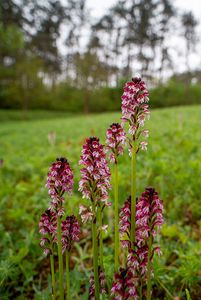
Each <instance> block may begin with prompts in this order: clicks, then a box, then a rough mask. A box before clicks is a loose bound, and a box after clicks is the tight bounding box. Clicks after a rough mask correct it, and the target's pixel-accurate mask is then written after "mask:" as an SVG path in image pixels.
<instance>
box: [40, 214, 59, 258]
mask: <svg viewBox="0 0 201 300" xmlns="http://www.w3.org/2000/svg"><path fill="white" fill-rule="evenodd" d="M39 232H40V234H41V235H42V236H43V237H42V238H41V239H40V246H41V247H42V248H43V250H44V253H45V254H49V253H52V245H53V243H54V242H55V236H56V233H57V214H56V213H55V212H53V211H51V210H50V209H47V210H46V211H45V212H44V213H43V214H42V215H41V218H40V221H39Z"/></svg>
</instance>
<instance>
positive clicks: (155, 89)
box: [0, 0, 201, 300]
mask: <svg viewBox="0 0 201 300" xmlns="http://www.w3.org/2000/svg"><path fill="white" fill-rule="evenodd" d="M198 2H199V1H194V0H192V2H191V3H189V2H188V1H180V0H177V1H173V0H172V1H171V0H127V1H123V0H122V1H120V0H119V1H118V0H116V1H115V0H114V1H113V0H110V1H109V0H108V1H107V4H106V2H104V3H102V4H101V2H100V1H97V0H94V1H90V0H88V1H85V0H68V1H63V0H60V1H57V0H43V1H39V0H26V1H25V0H18V1H17V0H1V1H0V240H1V243H0V299H4V300H6V299H18V300H22V299H51V298H50V276H49V275H48V274H49V271H50V270H49V261H48V258H45V257H44V255H43V254H42V250H41V248H40V247H39V234H38V221H39V218H40V215H41V213H42V212H43V211H44V210H45V209H46V208H47V207H48V205H49V197H48V193H47V190H46V189H45V187H44V186H45V181H46V174H47V172H48V167H49V165H50V163H51V162H53V161H54V160H55V158H56V157H61V156H66V157H67V158H68V159H69V161H70V163H71V165H72V167H73V170H74V173H75V188H74V194H73V196H72V198H70V199H66V204H65V205H66V209H67V211H68V213H69V214H70V213H75V214H78V207H79V204H81V203H83V199H82V198H81V195H80V193H78V191H77V189H78V182H79V178H80V175H79V167H78V161H79V157H80V153H81V148H82V144H83V141H84V139H85V137H87V136H94V135H97V136H100V138H101V142H102V143H104V142H105V132H106V129H107V128H108V126H109V125H110V124H111V123H113V122H115V121H117V122H120V118H121V115H120V108H121V95H122V90H123V85H124V83H125V82H126V81H127V80H130V78H131V77H132V76H135V75H138V74H139V75H140V76H142V77H143V79H144V80H145V81H146V82H147V86H148V89H149V91H150V106H151V118H150V121H148V122H147V123H146V128H147V129H149V130H150V138H149V145H148V151H147V152H145V153H144V152H142V153H139V155H138V162H137V172H138V178H137V193H138V195H140V194H141V193H142V192H143V190H144V188H145V186H148V185H153V186H154V187H155V188H156V189H157V190H158V192H159V195H160V197H161V198H162V199H163V200H164V206H165V225H164V226H163V229H162V233H161V237H160V239H159V243H160V244H161V248H162V251H163V255H162V257H160V258H156V259H155V260H154V270H155V277H154V279H153V299H154V300H157V299H174V300H183V299H187V298H186V293H185V289H188V290H189V293H190V295H191V299H192V300H198V299H201V288H200V286H201V261H200V255H201V243H200V242H201V241H200V236H201V221H200V216H201V196H200V191H201V183H200V171H201V150H200V144H201V135H200V128H201V105H200V104H201V64H200V63H201V58H200V49H201V47H200V40H199V35H200V31H201V30H200V23H199V11H200V12H201V3H200V4H199V3H198ZM101 5H102V6H101ZM191 8H192V10H191ZM199 8H200V10H199ZM129 180H130V159H129V156H128V151H127V150H126V151H125V155H124V156H123V157H122V158H121V159H120V202H121V204H122V203H123V201H124V200H125V199H126V198H127V196H128V195H129V190H130V186H129ZM110 199H111V201H112V199H113V195H112V193H111V194H110ZM112 217H113V210H112V208H111V209H108V214H107V215H106V216H105V221H106V222H109V225H110V226H109V231H108V233H107V234H105V236H104V244H105V248H104V258H105V261H104V263H105V267H106V273H107V276H108V278H110V280H111V278H112V274H113V268H112V267H111V266H112V265H113V250H112V247H111V243H112V232H113V223H112ZM91 267H92V263H91V242H90V228H88V227H87V226H85V227H84V228H83V235H82V239H81V242H80V244H78V245H76V247H75V248H74V250H73V254H72V259H71V283H72V299H88V288H89V286H88V284H89V277H90V275H91V271H92V270H91ZM57 275H58V274H57Z"/></svg>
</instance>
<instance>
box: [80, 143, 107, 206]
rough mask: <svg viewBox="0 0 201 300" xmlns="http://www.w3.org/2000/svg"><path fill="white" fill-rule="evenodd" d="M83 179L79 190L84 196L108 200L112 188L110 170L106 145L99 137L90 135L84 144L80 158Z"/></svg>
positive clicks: (103, 200)
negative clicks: (101, 142) (109, 190)
mask: <svg viewBox="0 0 201 300" xmlns="http://www.w3.org/2000/svg"><path fill="white" fill-rule="evenodd" d="M79 163H80V165H83V168H82V169H81V176H82V178H81V180H80V183H79V191H80V192H82V195H83V198H86V199H91V200H92V201H96V203H97V202H99V201H101V202H106V201H107V199H108V189H110V187H111V186H110V170H109V167H108V164H107V161H106V155H105V151H104V146H103V145H102V144H100V142H99V139H98V138H96V137H90V138H88V139H86V142H85V144H84V145H83V150H82V155H81V159H80V162H79Z"/></svg>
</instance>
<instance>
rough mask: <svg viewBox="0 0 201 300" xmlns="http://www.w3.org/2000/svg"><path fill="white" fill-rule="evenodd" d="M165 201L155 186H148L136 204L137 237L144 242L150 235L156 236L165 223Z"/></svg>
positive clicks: (140, 241)
mask: <svg viewBox="0 0 201 300" xmlns="http://www.w3.org/2000/svg"><path fill="white" fill-rule="evenodd" d="M163 222H164V220H163V203H162V200H160V199H159V197H158V193H157V192H156V191H155V189H154V188H152V187H148V188H146V189H145V191H144V192H143V193H142V195H141V197H140V199H139V201H138V203H137V205H136V238H137V242H138V244H140V243H143V242H144V240H146V239H147V238H148V237H149V236H150V235H152V236H153V237H155V235H156V232H158V231H159V230H160V228H161V226H162V224H163Z"/></svg>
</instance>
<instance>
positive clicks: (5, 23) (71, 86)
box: [0, 0, 200, 112]
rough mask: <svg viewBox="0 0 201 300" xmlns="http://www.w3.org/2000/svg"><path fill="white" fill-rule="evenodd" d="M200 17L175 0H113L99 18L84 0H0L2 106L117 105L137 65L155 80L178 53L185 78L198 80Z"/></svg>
mask: <svg viewBox="0 0 201 300" xmlns="http://www.w3.org/2000/svg"><path fill="white" fill-rule="evenodd" d="M198 25H199V24H198V21H197V20H196V18H195V16H194V15H193V13H192V12H191V11H189V12H188V11H186V12H182V11H178V9H176V8H175V6H174V1H173V0H126V1H125V0H117V1H116V3H115V4H114V5H113V6H112V7H111V8H110V9H108V10H107V11H106V12H105V14H104V15H102V16H101V17H100V18H99V19H97V18H96V19H94V18H93V12H91V13H90V10H89V8H88V6H87V1H86V0H68V1H61V0H44V1H40V0H19V1H17V0H1V2H0V107H1V108H23V109H24V110H27V109H28V108H47V109H48V108H49V109H68V108H69V107H70V110H72V111H82V110H84V111H85V112H88V111H90V110H91V107H93V106H96V105H98V107H100V110H102V107H104V105H106V107H108V109H109V108H111V109H118V107H117V106H116V102H115V100H114V97H116V96H117V95H118V96H119V90H118V87H119V85H120V84H121V83H122V82H123V81H124V80H126V79H128V78H129V77H131V76H132V74H136V73H139V74H140V75H141V76H143V78H145V79H146V80H147V81H148V82H149V84H150V85H151V86H153V87H155V86H157V85H160V84H162V83H164V82H165V81H167V79H168V78H169V77H170V76H172V75H173V74H174V73H175V71H176V70H177V68H178V63H177V58H178V56H181V55H183V60H184V61H185V73H183V74H186V77H187V81H188V82H190V81H191V79H192V78H194V77H195V76H196V78H198V79H199V80H200V70H199V69H197V70H193V69H192V66H191V63H190V58H191V55H192V53H194V52H195V51H196V45H197V44H198V43H199V39H198V32H197V28H198ZM173 39H177V41H179V42H180V41H181V43H183V47H184V51H182V53H177V50H178V51H180V49H176V48H177V47H175V44H174V42H172V40H173ZM182 50H183V49H182ZM183 74H182V76H183ZM174 76H176V78H177V80H178V79H182V78H183V77H182V76H180V75H178V74H176V75H175V74H174ZM108 97H109V100H108ZM96 99H99V100H98V101H102V103H98V104H97V103H92V102H93V101H95V102H97V100H96ZM101 99H105V100H101ZM104 101H105V102H104ZM107 101H110V102H107ZM92 110H93V109H92Z"/></svg>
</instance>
